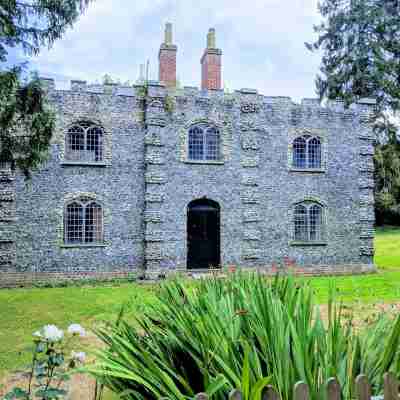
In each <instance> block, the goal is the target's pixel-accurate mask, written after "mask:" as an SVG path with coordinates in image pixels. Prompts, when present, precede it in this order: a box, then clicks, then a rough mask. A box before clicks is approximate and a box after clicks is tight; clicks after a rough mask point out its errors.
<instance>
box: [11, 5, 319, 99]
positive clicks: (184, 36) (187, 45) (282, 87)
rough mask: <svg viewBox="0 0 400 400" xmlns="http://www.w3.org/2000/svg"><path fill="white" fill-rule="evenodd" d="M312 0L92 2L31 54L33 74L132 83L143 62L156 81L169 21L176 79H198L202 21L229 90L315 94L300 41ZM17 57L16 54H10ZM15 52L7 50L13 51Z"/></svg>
mask: <svg viewBox="0 0 400 400" xmlns="http://www.w3.org/2000/svg"><path fill="white" fill-rule="evenodd" d="M317 1H318V0H247V1H246V0H229V1H228V0H197V1H193V0H151V1H146V0H142V1H131V0H97V1H95V2H94V3H92V5H91V6H90V8H89V10H88V11H87V12H86V13H85V15H83V16H82V17H81V19H80V20H79V21H78V22H77V23H76V24H75V25H74V28H73V29H70V30H68V32H67V33H66V34H65V36H64V37H63V39H61V40H59V41H58V42H56V44H55V45H54V46H53V48H52V49H50V50H43V51H42V52H41V54H40V55H39V56H38V57H35V58H32V59H31V63H32V67H33V68H34V69H36V70H38V71H39V74H40V75H43V76H47V77H55V78H56V80H57V81H58V85H61V86H62V85H64V86H65V85H66V83H65V82H66V81H68V80H69V79H84V80H88V81H89V82H95V81H96V80H97V81H100V80H101V77H102V75H104V74H105V73H108V74H110V75H112V76H114V77H118V78H120V79H121V80H122V81H125V80H131V81H135V80H136V79H137V77H138V74H139V65H140V64H141V63H144V62H145V61H146V60H149V61H150V77H151V78H153V79H157V74H158V49H159V46H160V43H161V41H162V38H163V30H164V24H165V22H167V21H170V22H172V23H173V29H174V42H175V44H176V45H177V46H178V60H177V69H178V78H179V80H180V82H181V84H182V85H185V86H186V85H187V86H199V85H200V57H201V55H202V52H203V50H204V47H205V44H206V34H207V31H208V29H209V28H210V27H214V28H215V29H216V32H217V46H218V47H220V48H221V49H222V51H223V60H222V62H223V81H224V83H225V86H227V87H228V88H229V89H230V90H234V89H240V88H243V87H246V88H257V89H258V90H259V91H260V92H261V93H263V94H265V95H270V96H291V97H292V98H293V99H294V100H297V101H298V100H299V99H301V98H303V97H315V89H314V79H315V75H316V73H317V70H318V66H319V62H320V56H319V55H318V54H311V53H310V52H309V51H308V50H307V49H306V48H305V46H304V42H305V41H313V40H314V39H315V34H314V33H313V29H312V27H313V25H314V24H316V23H318V22H319V15H318V12H317ZM17 55H18V54H17ZM14 56H15V54H14Z"/></svg>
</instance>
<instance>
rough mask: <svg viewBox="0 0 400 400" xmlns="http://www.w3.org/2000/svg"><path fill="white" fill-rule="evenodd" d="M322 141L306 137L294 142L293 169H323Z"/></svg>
mask: <svg viewBox="0 0 400 400" xmlns="http://www.w3.org/2000/svg"><path fill="white" fill-rule="evenodd" d="M321 159H322V157H321V139H320V138H318V137H314V136H310V135H304V136H300V137H298V138H296V139H295V140H294V141H293V163H292V165H293V167H294V168H302V169H308V168H309V169H313V168H317V169H318V168H321V167H322V162H321Z"/></svg>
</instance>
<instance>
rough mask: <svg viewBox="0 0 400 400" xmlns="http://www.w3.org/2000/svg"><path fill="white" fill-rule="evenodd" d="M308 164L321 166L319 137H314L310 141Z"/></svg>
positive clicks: (315, 166)
mask: <svg viewBox="0 0 400 400" xmlns="http://www.w3.org/2000/svg"><path fill="white" fill-rule="evenodd" d="M308 166H309V168H321V142H320V140H319V139H318V138H312V139H310V140H309V142H308Z"/></svg>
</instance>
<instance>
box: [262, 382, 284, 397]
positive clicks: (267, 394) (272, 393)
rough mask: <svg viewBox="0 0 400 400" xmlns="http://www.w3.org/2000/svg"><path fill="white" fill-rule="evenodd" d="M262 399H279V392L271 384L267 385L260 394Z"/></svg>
mask: <svg viewBox="0 0 400 400" xmlns="http://www.w3.org/2000/svg"><path fill="white" fill-rule="evenodd" d="M261 398H262V400H280V397H279V394H278V393H277V392H276V390H275V389H274V388H273V386H271V385H268V386H267V387H266V388H265V389H264V391H263V394H262V396H261Z"/></svg>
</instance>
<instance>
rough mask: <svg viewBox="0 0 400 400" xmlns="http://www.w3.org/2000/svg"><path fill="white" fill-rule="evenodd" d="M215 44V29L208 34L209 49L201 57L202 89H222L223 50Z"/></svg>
mask: <svg viewBox="0 0 400 400" xmlns="http://www.w3.org/2000/svg"><path fill="white" fill-rule="evenodd" d="M216 47H217V46H216V44H215V29H214V28H211V29H210V30H209V31H208V34H207V48H206V49H205V50H204V54H203V57H201V60H200V63H201V88H202V89H221V56H222V51H221V49H217V48H216Z"/></svg>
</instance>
